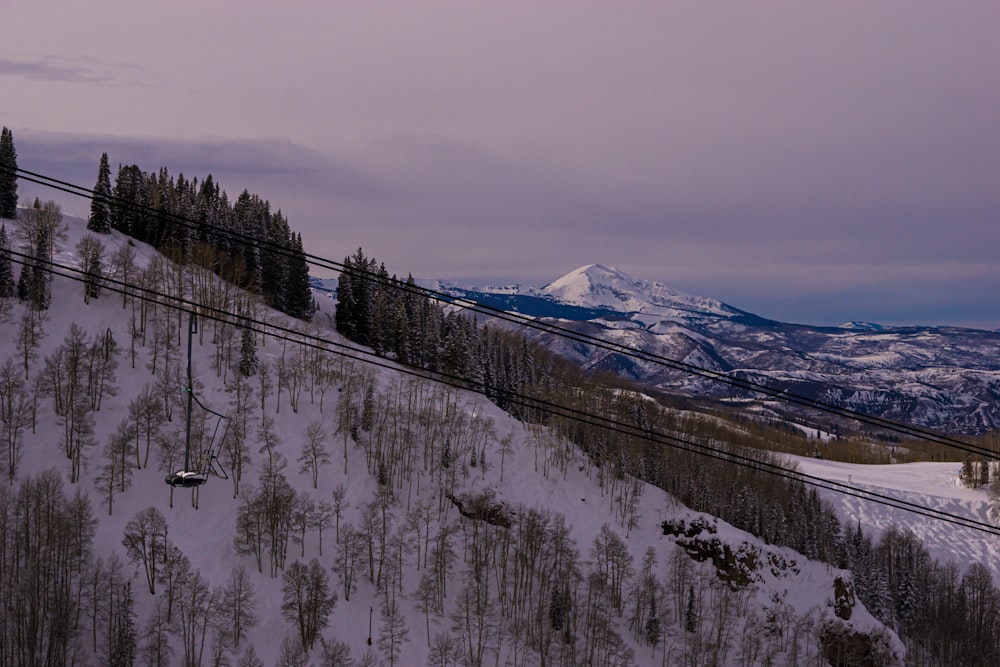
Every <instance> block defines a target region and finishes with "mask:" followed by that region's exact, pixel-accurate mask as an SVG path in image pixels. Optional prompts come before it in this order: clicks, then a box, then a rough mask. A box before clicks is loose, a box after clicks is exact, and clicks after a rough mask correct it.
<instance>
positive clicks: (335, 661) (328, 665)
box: [319, 637, 357, 667]
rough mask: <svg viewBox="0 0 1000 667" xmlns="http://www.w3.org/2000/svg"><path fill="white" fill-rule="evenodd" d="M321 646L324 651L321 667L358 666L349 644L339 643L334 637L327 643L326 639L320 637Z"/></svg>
mask: <svg viewBox="0 0 1000 667" xmlns="http://www.w3.org/2000/svg"><path fill="white" fill-rule="evenodd" d="M319 644H320V647H321V648H322V649H323V657H322V661H321V662H320V665H321V667H354V666H355V665H356V664H357V663H356V662H355V661H354V658H353V657H351V646H350V644H348V643H347V642H342V641H338V640H336V639H334V638H333V637H331V638H330V640H329V641H327V640H326V639H325V638H324V637H320V638H319Z"/></svg>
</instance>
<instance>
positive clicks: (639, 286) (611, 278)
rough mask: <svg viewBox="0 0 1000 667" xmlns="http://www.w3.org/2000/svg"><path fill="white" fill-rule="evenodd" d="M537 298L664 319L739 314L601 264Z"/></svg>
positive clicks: (569, 276)
mask: <svg viewBox="0 0 1000 667" xmlns="http://www.w3.org/2000/svg"><path fill="white" fill-rule="evenodd" d="M539 296H548V297H551V298H553V299H556V300H557V301H560V302H562V303H567V304H572V305H575V306H582V307H585V308H600V309H604V310H614V311H618V312H622V313H643V314H646V315H660V316H663V317H686V316H690V315H692V314H694V313H697V315H699V316H702V317H704V316H706V315H717V316H721V317H731V316H734V315H738V314H740V312H739V311H738V310H736V309H735V308H732V307H730V306H727V305H726V304H724V303H722V302H721V301H717V300H715V299H710V298H708V297H700V296H691V295H688V294H685V293H683V292H680V291H678V290H675V289H673V288H672V287H668V286H667V285H664V284H663V283H659V282H655V281H650V280H642V279H638V278H633V277H632V276H630V275H628V274H627V273H625V272H623V271H621V270H619V269H616V268H615V267H611V266H604V265H602V264H588V265H586V266H581V267H580V268H578V269H575V270H573V271H570V272H569V273H567V274H566V275H564V276H563V277H561V278H559V279H557V280H554V281H553V282H551V283H549V284H548V285H546V286H545V287H543V288H542V289H541V290H539Z"/></svg>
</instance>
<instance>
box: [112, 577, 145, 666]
mask: <svg viewBox="0 0 1000 667" xmlns="http://www.w3.org/2000/svg"><path fill="white" fill-rule="evenodd" d="M112 626H113V627H114V632H113V633H112V635H111V647H110V656H109V663H108V664H109V665H111V667H132V665H133V664H135V652H136V645H137V644H138V637H137V636H136V631H135V597H134V596H133V595H132V584H131V582H127V583H126V584H125V591H124V593H123V594H122V596H121V599H120V600H119V601H118V605H117V606H116V608H115V611H114V618H113V619H112Z"/></svg>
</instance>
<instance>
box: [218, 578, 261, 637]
mask: <svg viewBox="0 0 1000 667" xmlns="http://www.w3.org/2000/svg"><path fill="white" fill-rule="evenodd" d="M222 602H223V604H222V614H223V616H224V617H225V620H226V626H227V631H228V632H229V634H230V636H231V637H232V640H233V645H234V646H235V647H236V648H239V646H240V640H241V639H243V637H244V635H245V634H246V629H247V628H248V627H252V626H253V625H255V624H256V623H257V596H256V593H255V591H254V586H253V581H251V580H250V576H249V573H247V570H246V567H244V566H243V565H240V566H239V567H238V568H233V570H232V571H231V572H230V574H229V582H228V583H227V584H226V588H225V590H224V591H223V597H222Z"/></svg>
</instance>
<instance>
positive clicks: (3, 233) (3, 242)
mask: <svg viewBox="0 0 1000 667" xmlns="http://www.w3.org/2000/svg"><path fill="white" fill-rule="evenodd" d="M12 296H14V269H13V267H12V266H11V263H10V242H9V241H8V240H7V226H6V225H0V298H3V299H6V298H9V297H12Z"/></svg>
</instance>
